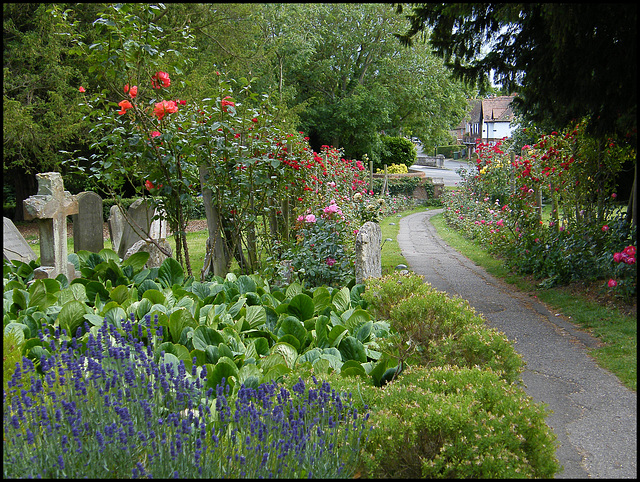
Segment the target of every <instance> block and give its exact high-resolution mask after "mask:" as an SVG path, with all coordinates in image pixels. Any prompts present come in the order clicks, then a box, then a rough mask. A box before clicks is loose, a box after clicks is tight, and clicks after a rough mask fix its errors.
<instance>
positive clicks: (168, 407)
mask: <svg viewBox="0 0 640 482" xmlns="http://www.w3.org/2000/svg"><path fill="white" fill-rule="evenodd" d="M143 324H144V325H145V326H144V327H143V326H142V325H143ZM133 327H134V324H133V323H131V322H128V321H126V322H125V320H122V328H123V329H122V331H120V330H118V329H117V328H116V327H115V326H113V325H111V324H109V323H107V322H105V323H104V324H103V325H102V326H101V327H100V328H99V329H98V330H93V331H90V330H89V327H88V326H85V329H86V330H87V331H88V332H89V336H88V339H87V343H86V346H83V344H82V343H78V342H77V340H76V338H69V337H68V336H67V334H66V333H65V332H64V330H59V329H56V330H55V332H54V333H49V332H48V330H47V329H46V328H45V329H43V331H41V332H40V333H39V336H40V339H41V341H42V342H43V347H46V348H48V350H47V352H48V353H50V356H48V357H46V356H45V357H43V358H41V360H40V362H39V363H34V362H33V361H31V360H30V359H28V358H23V359H22V364H20V363H16V370H15V372H14V373H13V376H12V377H11V380H10V381H9V383H8V387H9V388H8V390H4V391H3V435H4V451H3V475H4V477H6V478H17V477H21V478H22V477H42V478H44V477H49V478H68V477H73V478H75V477H89V478H92V477H95V478H129V477H132V478H138V477H180V478H183V477H187V478H191V477H193V478H200V477H203V478H204V477H206V478H214V477H233V478H245V477H251V478H254V477H275V478H281V477H286V478H292V477H314V478H316V477H322V478H328V477H338V476H339V477H349V476H350V475H352V473H353V471H354V470H355V467H356V464H357V458H358V455H359V452H360V445H361V443H363V442H364V440H363V438H364V436H365V427H366V425H367V420H368V413H366V414H364V416H361V415H360V414H358V411H357V410H356V409H355V408H353V406H352V404H351V401H350V396H347V395H344V394H339V393H337V392H336V391H335V390H331V388H330V386H329V384H328V383H326V382H322V383H321V382H319V381H317V380H315V379H314V380H315V382H316V387H309V388H307V387H306V386H305V385H304V383H303V382H302V380H300V381H299V382H298V383H297V384H296V385H294V387H293V390H292V392H293V393H291V392H289V391H288V390H286V389H285V388H279V386H278V385H277V383H276V382H275V381H274V382H271V383H269V384H261V385H259V386H258V387H257V389H254V388H248V387H244V386H242V387H241V388H240V390H239V391H238V393H237V395H236V398H235V401H234V400H232V399H230V398H229V397H230V396H232V395H230V394H229V392H230V386H229V385H228V384H226V383H225V381H224V380H223V382H222V384H220V385H218V386H217V387H216V389H215V390H214V389H213V388H212V387H208V386H207V384H206V367H202V368H199V367H197V365H196V364H195V363H194V364H193V369H192V370H191V372H190V373H187V370H186V369H185V365H184V362H183V361H180V362H179V363H178V364H177V366H176V365H175V364H173V363H171V362H170V361H169V362H167V363H165V361H166V360H167V358H165V357H164V353H162V354H161V356H160V357H159V359H158V361H156V360H155V359H154V353H153V350H152V345H153V343H150V344H149V345H148V346H145V344H144V343H143V342H142V338H143V335H145V336H146V335H148V334H149V333H154V335H153V336H154V337H156V338H157V339H158V340H161V338H162V332H161V331H162V330H161V327H158V326H157V320H156V323H155V326H153V325H152V323H151V320H150V318H149V317H148V316H147V317H146V318H145V320H144V323H141V324H138V325H137V330H135V329H134V328H133ZM136 331H137V333H134V332H136ZM169 360H170V359H169ZM25 381H29V382H30V384H29V385H28V386H29V388H28V390H27V389H24V388H23V387H25V386H26V385H25V383H24V382H25ZM232 406H233V407H234V408H235V409H233V408H232Z"/></svg>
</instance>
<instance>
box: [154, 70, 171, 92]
mask: <svg viewBox="0 0 640 482" xmlns="http://www.w3.org/2000/svg"><path fill="white" fill-rule="evenodd" d="M161 83H162V85H160V84H161ZM170 85H171V79H170V78H169V74H167V73H166V72H157V73H156V74H155V75H154V76H153V77H151V86H152V87H153V88H154V89H161V88H162V87H164V88H167V87H169V86H170Z"/></svg>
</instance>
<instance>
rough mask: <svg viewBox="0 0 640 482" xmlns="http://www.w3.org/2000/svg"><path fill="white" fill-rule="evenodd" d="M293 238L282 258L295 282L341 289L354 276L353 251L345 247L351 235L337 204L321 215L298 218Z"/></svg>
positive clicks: (328, 207)
mask: <svg viewBox="0 0 640 482" xmlns="http://www.w3.org/2000/svg"><path fill="white" fill-rule="evenodd" d="M294 230H295V239H294V240H292V244H291V246H290V247H288V248H287V249H285V250H284V252H283V254H282V256H281V259H283V260H286V261H287V262H289V263H290V265H291V271H292V273H291V274H293V275H295V277H294V279H298V280H300V281H301V282H304V283H305V284H307V285H308V286H310V287H314V286H322V285H328V286H340V285H343V284H346V282H347V281H348V280H349V279H351V278H352V277H353V250H352V249H348V248H347V247H348V246H350V245H352V242H350V241H351V240H352V239H353V235H352V234H351V233H349V231H348V229H347V226H346V223H345V220H344V216H343V214H342V211H341V209H340V208H339V207H338V205H337V204H335V203H333V204H329V205H328V206H326V207H325V208H324V210H323V211H322V213H321V214H318V216H316V215H315V214H313V213H307V214H306V215H304V216H300V217H298V220H297V222H296V225H295V226H294Z"/></svg>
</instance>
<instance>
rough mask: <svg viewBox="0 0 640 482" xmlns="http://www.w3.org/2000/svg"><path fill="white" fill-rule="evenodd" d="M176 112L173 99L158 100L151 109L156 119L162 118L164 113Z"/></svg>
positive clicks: (176, 107)
mask: <svg viewBox="0 0 640 482" xmlns="http://www.w3.org/2000/svg"><path fill="white" fill-rule="evenodd" d="M176 112H178V106H177V105H176V103H175V102H174V101H173V100H163V101H162V102H158V103H157V104H156V105H155V107H154V109H153V114H154V115H155V116H156V117H157V118H158V120H162V119H163V118H164V116H165V114H174V113H176Z"/></svg>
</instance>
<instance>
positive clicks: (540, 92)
mask: <svg viewBox="0 0 640 482" xmlns="http://www.w3.org/2000/svg"><path fill="white" fill-rule="evenodd" d="M396 8H397V12H398V13H402V14H404V15H405V17H406V18H407V19H408V20H409V22H410V24H411V26H410V27H409V28H408V29H407V30H406V31H405V32H404V33H403V34H401V35H399V38H400V40H401V41H402V43H403V44H404V45H407V46H408V45H413V44H414V43H415V42H414V40H415V39H416V38H421V39H423V40H427V39H428V42H429V43H430V45H432V46H433V49H434V52H435V53H436V54H437V55H438V56H440V57H442V58H443V59H444V60H445V63H446V65H447V66H448V67H450V68H451V69H452V70H453V72H454V74H455V75H456V76H457V77H458V78H461V79H465V80H467V81H476V82H478V84H479V85H486V79H487V76H488V74H489V72H490V71H491V70H493V71H494V78H495V80H496V82H498V83H501V84H502V86H503V88H504V89H505V90H506V91H511V92H517V93H518V96H517V99H516V102H515V108H516V111H517V112H519V114H520V115H521V116H522V118H523V119H524V121H525V122H530V123H535V124H537V125H538V126H539V127H542V128H547V129H549V130H551V129H558V130H559V129H560V128H562V127H565V126H566V125H568V124H569V123H570V122H572V121H573V120H576V119H581V118H584V117H588V119H589V124H588V130H589V132H590V133H591V134H592V135H593V136H595V137H596V138H597V139H599V140H600V145H602V146H604V145H606V141H607V140H608V139H614V140H615V141H616V142H618V143H624V144H626V145H629V146H631V147H632V148H633V149H634V150H636V147H637V50H636V46H637V40H636V31H637V6H636V5H635V4H631V3H626V4H597V3H590V4H519V3H518V4H510V3H507V4H502V3H482V4H478V3H455V4H448V3H442V4H436V3H432V4H411V5H410V7H407V6H406V5H405V6H403V5H402V4H396ZM486 45H490V50H489V52H487V53H486V54H484V53H483V47H485V46H486ZM632 164H633V165H631V163H629V164H627V165H626V166H625V168H624V169H625V170H624V171H623V172H624V173H625V174H624V177H626V178H627V179H628V178H629V177H632V178H633V179H634V181H633V186H636V185H637V183H636V181H635V179H636V172H637V169H636V162H635V160H634V162H633V163H632ZM636 202H637V201H636V196H635V187H632V188H631V189H630V201H629V210H628V212H629V213H630V217H632V218H633V222H634V224H635V218H636V212H637V209H636Z"/></svg>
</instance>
